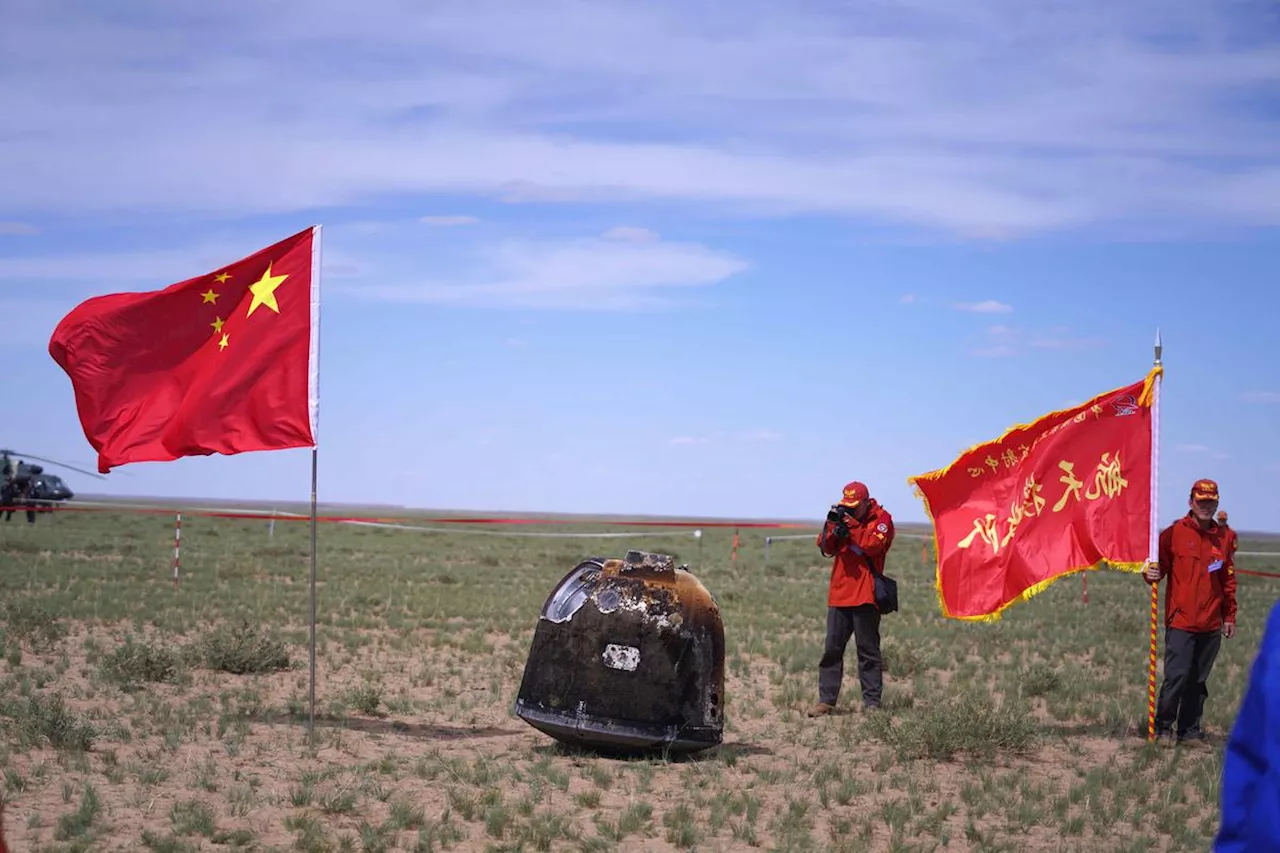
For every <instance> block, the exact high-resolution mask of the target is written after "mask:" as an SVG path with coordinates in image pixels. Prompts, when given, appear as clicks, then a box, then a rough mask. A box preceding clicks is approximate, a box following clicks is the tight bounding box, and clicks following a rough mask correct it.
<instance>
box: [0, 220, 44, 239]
mask: <svg viewBox="0 0 1280 853" xmlns="http://www.w3.org/2000/svg"><path fill="white" fill-rule="evenodd" d="M39 233H40V229H39V228H37V227H36V226H34V225H29V224H27V223H26V222H0V236H11V237H29V236H32V235H34V234H39Z"/></svg>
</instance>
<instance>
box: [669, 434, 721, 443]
mask: <svg viewBox="0 0 1280 853" xmlns="http://www.w3.org/2000/svg"><path fill="white" fill-rule="evenodd" d="M710 442H711V439H709V438H699V437H695V436H691V435H677V436H676V437H675V438H673V439H671V441H670V443H671V444H709V443H710Z"/></svg>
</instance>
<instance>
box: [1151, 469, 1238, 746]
mask: <svg viewBox="0 0 1280 853" xmlns="http://www.w3.org/2000/svg"><path fill="white" fill-rule="evenodd" d="M1187 503H1188V506H1189V507H1190V511H1189V512H1188V513H1187V514H1186V515H1184V516H1183V517H1182V518H1180V519H1178V520H1177V521H1175V522H1174V523H1173V524H1171V525H1169V526H1168V527H1166V528H1165V529H1164V530H1163V531H1162V532H1161V533H1160V560H1159V562H1157V563H1151V564H1150V565H1148V566H1147V571H1146V579H1147V582H1148V583H1159V582H1160V581H1161V580H1162V579H1164V578H1168V579H1169V583H1168V585H1167V586H1166V587H1165V597H1164V613H1165V641H1164V642H1165V647H1164V684H1162V685H1161V687H1160V698H1159V700H1158V701H1157V704H1156V736H1157V737H1158V738H1160V739H1162V740H1164V741H1166V742H1167V741H1169V740H1171V739H1172V738H1173V737H1174V735H1175V732H1176V735H1177V739H1178V741H1179V742H1183V743H1190V744H1196V745H1203V744H1205V743H1206V740H1205V735H1204V731H1203V729H1202V728H1201V719H1202V717H1203V715H1204V700H1205V699H1206V698H1207V697H1208V695H1209V689H1208V687H1207V686H1206V685H1207V684H1208V682H1209V673H1210V671H1212V669H1213V663H1214V661H1215V660H1216V659H1217V657H1218V649H1219V647H1220V646H1221V644H1222V638H1223V637H1226V638H1227V639H1231V637H1232V636H1234V635H1235V632H1236V575H1235V563H1234V560H1233V553H1234V549H1233V548H1232V547H1231V542H1230V541H1229V537H1228V535H1227V534H1228V532H1229V530H1230V528H1227V527H1223V526H1222V525H1220V524H1218V523H1217V522H1216V521H1214V519H1213V513H1214V510H1216V509H1217V508H1218V484H1217V483H1215V482H1214V481H1213V480H1197V481H1196V483H1195V485H1193V486H1192V487H1191V497H1190V499H1189V500H1188V502H1187Z"/></svg>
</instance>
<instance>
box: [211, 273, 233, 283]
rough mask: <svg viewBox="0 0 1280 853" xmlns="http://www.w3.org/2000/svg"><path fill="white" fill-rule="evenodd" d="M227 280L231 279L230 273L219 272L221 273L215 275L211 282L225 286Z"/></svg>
mask: <svg viewBox="0 0 1280 853" xmlns="http://www.w3.org/2000/svg"><path fill="white" fill-rule="evenodd" d="M229 278H231V273H229V272H221V273H218V274H217V275H215V276H214V277H213V280H214V281H216V282H217V283H218V284H226V283H227V279H229Z"/></svg>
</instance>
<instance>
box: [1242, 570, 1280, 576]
mask: <svg viewBox="0 0 1280 853" xmlns="http://www.w3.org/2000/svg"><path fill="white" fill-rule="evenodd" d="M1236 574H1238V575H1256V576H1258V577H1260V578H1280V574H1277V573H1275V572H1255V571H1252V570H1250V569H1236Z"/></svg>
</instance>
